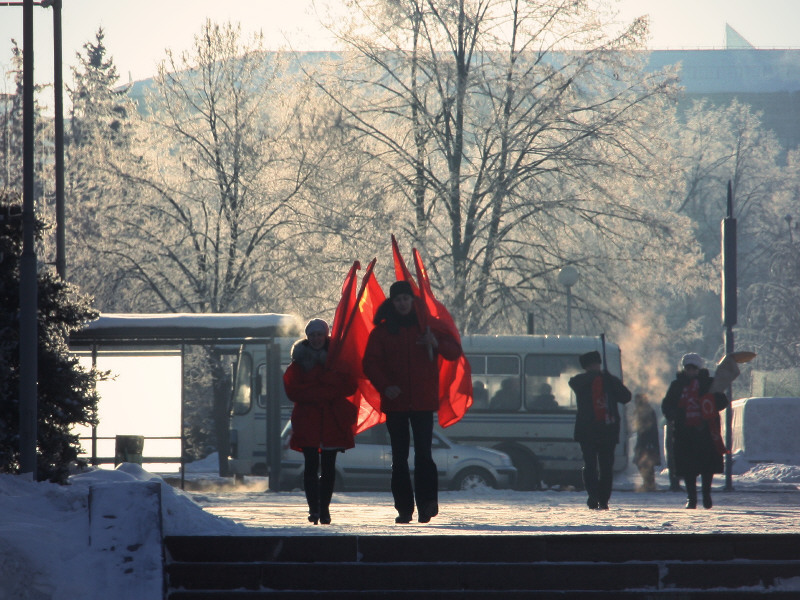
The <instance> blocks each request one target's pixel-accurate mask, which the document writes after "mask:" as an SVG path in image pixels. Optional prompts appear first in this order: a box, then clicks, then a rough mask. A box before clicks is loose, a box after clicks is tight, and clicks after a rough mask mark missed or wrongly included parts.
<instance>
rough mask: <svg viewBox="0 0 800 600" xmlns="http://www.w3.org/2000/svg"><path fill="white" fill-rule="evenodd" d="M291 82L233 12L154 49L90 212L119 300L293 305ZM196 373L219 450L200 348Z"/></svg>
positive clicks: (211, 372) (210, 367) (220, 416)
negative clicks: (183, 44) (187, 45)
mask: <svg viewBox="0 0 800 600" xmlns="http://www.w3.org/2000/svg"><path fill="white" fill-rule="evenodd" d="M292 87H293V86H292V74H291V73H290V72H288V71H287V69H286V62H285V60H284V59H283V57H282V56H280V55H279V54H274V53H266V52H265V51H264V49H263V39H262V37H261V36H258V35H257V36H253V37H252V38H249V39H244V38H243V36H242V34H241V31H240V27H239V26H235V25H233V24H225V25H218V24H213V23H211V22H206V23H205V24H204V26H203V27H202V30H201V31H200V33H199V34H198V35H197V36H195V40H194V46H193V48H192V49H191V50H190V51H188V52H185V53H182V54H181V55H176V54H174V53H172V52H168V53H167V58H166V60H165V61H164V62H163V63H162V64H161V65H160V67H159V71H158V74H157V76H156V78H155V80H154V82H153V88H152V91H151V93H150V94H148V96H147V101H146V106H145V107H143V110H142V111H141V112H142V114H143V115H144V116H143V118H142V122H141V124H140V126H139V127H137V130H136V134H135V137H134V139H133V140H132V141H131V144H130V150H129V152H128V154H127V156H126V155H123V154H120V155H116V156H112V157H110V160H109V166H110V167H111V168H112V169H113V170H114V173H115V175H116V176H117V178H118V179H119V181H120V185H119V193H118V194H116V195H115V196H114V197H113V199H112V201H111V202H104V204H103V209H102V213H101V214H98V218H99V219H102V221H101V222H102V231H101V233H102V236H103V238H102V246H101V247H100V248H99V249H98V251H99V252H101V253H102V254H103V256H104V257H105V258H106V259H107V260H110V261H112V262H113V263H114V265H115V271H114V277H115V281H114V285H116V286H119V287H124V289H125V293H124V296H122V300H121V301H119V304H117V305H116V306H118V307H119V309H122V310H135V311H137V312H191V313H220V312H222V313H224V312H242V311H244V312H281V311H286V310H289V309H291V308H292V301H291V296H290V291H291V289H292V286H294V285H295V277H296V276H297V264H298V256H297V254H296V252H295V248H294V246H293V244H292V243H291V242H292V240H293V239H294V238H296V237H298V236H300V235H301V234H302V230H301V225H299V224H298V223H297V221H296V219H295V213H294V203H295V202H296V200H297V198H298V194H299V192H300V190H302V189H303V186H304V185H305V182H306V181H307V179H308V178H309V176H310V175H311V174H312V173H313V172H314V170H315V168H316V164H315V163H314V161H313V160H310V159H309V155H307V154H304V153H302V148H299V147H298V146H297V145H295V144H293V140H294V139H296V136H297V132H296V131H295V130H296V127H297V122H298V121H297V119H296V118H294V117H295V115H294V112H295V111H297V110H300V108H299V107H298V104H297V102H295V99H294V98H293V96H292V93H291V90H292ZM199 371H200V372H204V373H206V374H207V376H208V377H209V381H210V382H211V385H212V387H213V389H214V390H215V398H214V406H213V412H214V415H215V422H216V428H217V440H218V448H219V449H220V455H221V457H223V456H224V455H225V454H226V450H227V441H226V440H227V425H228V423H227V417H228V410H227V408H228V407H227V403H228V400H229V386H226V385H225V381H226V378H227V372H226V369H225V368H224V366H223V364H222V363H221V361H220V360H219V359H218V358H217V357H216V355H215V353H214V351H213V349H209V352H208V354H207V356H206V363H205V366H204V368H202V369H199ZM208 408H209V407H208V406H206V407H205V410H206V411H207V410H208ZM201 410H202V408H201ZM223 468H224V466H223Z"/></svg>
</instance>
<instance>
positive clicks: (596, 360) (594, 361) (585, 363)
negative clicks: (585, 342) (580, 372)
mask: <svg viewBox="0 0 800 600" xmlns="http://www.w3.org/2000/svg"><path fill="white" fill-rule="evenodd" d="M578 360H579V361H580V363H581V367H583V368H584V369H585V368H586V367H590V366H592V365H602V364H603V359H601V358H600V353H599V352H598V351H597V350H592V351H591V352H587V353H586V354H581V355H580V357H578Z"/></svg>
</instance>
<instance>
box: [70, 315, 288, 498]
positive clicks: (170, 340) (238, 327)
mask: <svg viewBox="0 0 800 600" xmlns="http://www.w3.org/2000/svg"><path fill="white" fill-rule="evenodd" d="M298 327H299V323H298V320H297V318H296V317H295V316H293V315H285V314H273V313H260V314H244V313H209V314H193V313H192V314H186V313H173V314H102V315H100V317H99V318H98V319H97V320H95V321H92V322H91V323H89V324H88V325H87V327H85V328H84V329H82V330H80V331H78V332H75V333H73V334H72V335H70V338H69V347H70V350H71V351H72V352H74V353H76V354H84V355H85V354H90V355H91V358H92V366H93V367H94V366H96V364H97V358H98V355H102V354H103V353H111V352H120V351H125V352H130V353H133V354H136V353H138V354H139V355H141V356H144V355H146V354H148V353H149V354H152V353H157V352H166V351H173V352H179V354H180V365H181V366H180V371H181V382H180V389H181V398H180V435H179V438H180V447H181V450H180V456H153V457H147V458H146V459H145V458H143V459H142V462H147V463H179V464H180V474H181V488H183V487H184V482H185V465H186V451H185V448H186V443H185V442H186V439H185V429H186V428H185V423H184V411H185V406H186V398H185V389H184V382H183V374H184V359H185V352H186V347H187V346H213V347H215V348H216V349H217V350H218V351H220V352H222V353H228V354H233V353H236V351H237V349H238V347H239V346H240V345H241V344H244V343H264V344H265V346H269V345H270V344H271V343H272V340H273V339H274V338H276V337H284V336H287V335H295V334H296V333H297V331H298ZM97 440H98V437H97V429H96V427H93V428H92V439H91V454H90V462H91V463H92V464H94V465H97V464H101V463H112V462H115V459H116V457H114V458H111V457H99V456H97ZM217 450H218V451H219V452H225V451H227V449H224V448H218V449H217Z"/></svg>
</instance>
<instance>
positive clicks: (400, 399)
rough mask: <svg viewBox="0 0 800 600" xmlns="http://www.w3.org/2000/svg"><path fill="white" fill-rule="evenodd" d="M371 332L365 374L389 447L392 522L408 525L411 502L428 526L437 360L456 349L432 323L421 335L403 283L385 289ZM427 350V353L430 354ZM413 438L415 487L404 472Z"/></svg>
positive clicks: (433, 487) (434, 502)
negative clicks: (394, 511)
mask: <svg viewBox="0 0 800 600" xmlns="http://www.w3.org/2000/svg"><path fill="white" fill-rule="evenodd" d="M374 322H375V328H374V329H373V330H372V332H371V333H370V335H369V340H368V341H367V347H366V350H365V352H364V359H363V367H364V374H365V375H366V376H367V378H368V379H369V380H370V382H372V385H373V386H375V389H376V390H378V391H379V392H380V394H381V411H382V412H384V413H386V428H387V429H388V431H389V437H390V439H391V444H392V484H391V485H392V495H393V496H394V506H395V508H396V509H397V513H398V516H397V518H396V519H395V522H396V523H409V522H410V521H411V517H412V516H413V514H414V501H415V500H416V505H417V513H418V520H419V522H420V523H428V522H429V521H430V520H431V517H435V516H436V515H437V514H438V512H439V500H438V485H439V480H438V472H437V469H436V463H434V462H433V456H432V453H431V445H432V441H433V413H434V412H436V411H437V410H438V409H439V366H438V359H437V357H438V356H441V357H442V358H444V359H445V360H456V359H458V358H459V357H460V356H461V345H460V344H459V343H458V341H457V340H456V339H454V338H453V337H452V336H451V335H449V334H447V333H446V332H444V331H442V330H440V329H439V328H438V327H437V326H436V323H435V322H434V323H432V324H431V329H428V330H426V331H424V332H423V331H422V330H421V328H420V325H419V321H418V320H417V313H416V309H415V307H414V296H413V291H412V289H411V285H410V284H409V283H408V282H407V281H397V282H395V283H393V284H392V287H391V288H389V298H388V299H387V300H386V301H385V302H384V303H383V304H381V306H380V307H379V308H378V310H377V312H376V313H375V319H374ZM429 349H430V353H429ZM409 426H410V427H411V430H412V431H413V433H414V485H413V487H412V485H411V475H410V472H409V468H408V455H409V446H410V443H411V438H410V435H409Z"/></svg>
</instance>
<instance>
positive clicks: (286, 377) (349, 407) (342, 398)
mask: <svg viewBox="0 0 800 600" xmlns="http://www.w3.org/2000/svg"><path fill="white" fill-rule="evenodd" d="M304 342H305V346H303V344H304ZM307 349H308V343H307V341H306V340H302V341H300V342H297V343H296V344H295V345H294V347H293V348H292V358H293V360H292V363H291V364H290V365H289V367H288V368H287V369H286V372H285V373H284V374H283V386H284V388H285V389H286V395H287V396H288V397H289V399H290V400H291V401H292V402H294V409H292V437H291V438H290V439H289V447H290V448H292V449H293V450H297V451H300V452H302V449H303V448H330V449H334V448H342V449H345V450H346V449H348V448H352V447H353V446H354V445H355V443H354V441H353V428H354V426H355V422H356V417H357V416H358V408H357V407H356V406H355V405H354V404H352V403H351V402H349V401H348V400H347V397H348V396H350V395H352V394H353V393H355V391H356V381H355V379H353V378H352V377H351V376H350V375H347V374H345V373H336V372H333V371H328V370H327V369H326V368H325V366H324V365H323V364H321V363H317V364H314V366H313V367H311V368H310V369H309V370H305V369H304V367H303V362H302V360H297V358H296V356H297V355H298V353H302V352H303V351H304V350H307Z"/></svg>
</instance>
